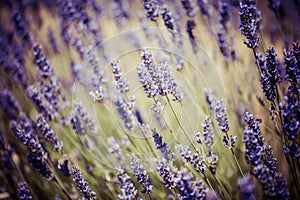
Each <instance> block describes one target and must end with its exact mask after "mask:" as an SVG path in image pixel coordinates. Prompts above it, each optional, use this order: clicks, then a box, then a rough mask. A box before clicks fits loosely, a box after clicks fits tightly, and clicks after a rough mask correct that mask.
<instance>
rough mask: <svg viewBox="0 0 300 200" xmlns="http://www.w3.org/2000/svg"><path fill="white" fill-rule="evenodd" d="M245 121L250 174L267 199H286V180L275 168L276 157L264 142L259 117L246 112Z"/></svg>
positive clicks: (246, 152)
mask: <svg viewBox="0 0 300 200" xmlns="http://www.w3.org/2000/svg"><path fill="white" fill-rule="evenodd" d="M245 123H246V124H247V126H246V128H245V130H244V138H243V142H244V143H245V145H246V150H245V159H246V162H247V163H249V164H250V165H251V166H252V167H253V168H252V170H251V174H252V175H253V176H254V177H255V178H256V179H257V180H258V182H259V183H260V184H261V186H262V189H263V192H264V196H265V197H266V198H267V199H288V196H289V192H288V191H287V189H286V186H287V181H286V180H285V178H284V177H283V176H282V174H281V173H280V172H278V171H277V169H276V164H277V159H276V158H275V157H274V156H273V154H274V152H273V150H272V149H271V147H270V146H269V145H265V144H264V137H263V134H262V132H261V130H260V123H261V119H259V118H256V117H255V116H254V115H253V114H251V113H249V112H246V115H245Z"/></svg>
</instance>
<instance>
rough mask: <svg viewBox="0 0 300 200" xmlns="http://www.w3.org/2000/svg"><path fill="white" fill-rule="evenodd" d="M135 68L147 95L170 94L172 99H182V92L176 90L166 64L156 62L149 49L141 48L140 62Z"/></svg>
mask: <svg viewBox="0 0 300 200" xmlns="http://www.w3.org/2000/svg"><path fill="white" fill-rule="evenodd" d="M136 68H137V73H138V77H139V78H140V82H141V83H142V85H143V87H144V91H145V93H146V94H147V97H149V98H153V97H156V96H158V95H161V96H167V95H168V94H171V95H172V96H173V100H174V101H178V102H181V101H182V100H183V93H182V92H180V91H178V90H177V83H176V81H175V79H174V78H173V77H172V76H171V72H170V69H169V67H168V64H167V63H160V64H156V62H155V61H154V58H153V55H152V53H151V52H150V51H149V50H147V49H143V50H142V52H141V63H140V64H138V65H137V67H136Z"/></svg>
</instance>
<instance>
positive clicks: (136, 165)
mask: <svg viewBox="0 0 300 200" xmlns="http://www.w3.org/2000/svg"><path fill="white" fill-rule="evenodd" d="M130 165H131V169H132V170H133V173H134V176H135V177H136V178H137V181H138V182H139V183H140V184H141V185H142V186H143V188H144V189H143V191H142V193H146V194H150V193H151V192H152V187H153V186H152V184H151V179H150V178H149V176H148V174H147V172H146V171H145V170H144V167H143V165H142V164H141V163H140V161H139V160H138V158H137V157H136V156H135V155H132V156H131V164H130Z"/></svg>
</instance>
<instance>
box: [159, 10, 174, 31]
mask: <svg viewBox="0 0 300 200" xmlns="http://www.w3.org/2000/svg"><path fill="white" fill-rule="evenodd" d="M160 14H161V16H162V19H163V21H164V23H165V26H166V27H167V29H168V30H169V31H173V30H174V19H173V17H172V12H171V11H170V10H169V8H168V7H167V6H163V7H162V8H161V9H160Z"/></svg>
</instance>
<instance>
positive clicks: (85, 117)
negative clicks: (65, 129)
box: [68, 101, 97, 135]
mask: <svg viewBox="0 0 300 200" xmlns="http://www.w3.org/2000/svg"><path fill="white" fill-rule="evenodd" d="M68 121H69V123H71V124H72V127H73V130H75V131H76V133H77V134H78V135H84V134H86V133H96V132H97V127H96V125H95V122H94V120H93V119H92V118H91V116H90V115H89V114H88V112H87V111H86V110H85V109H84V107H83V106H82V102H81V101H75V102H74V106H73V109H72V111H71V112H70V114H69V116H68Z"/></svg>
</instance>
